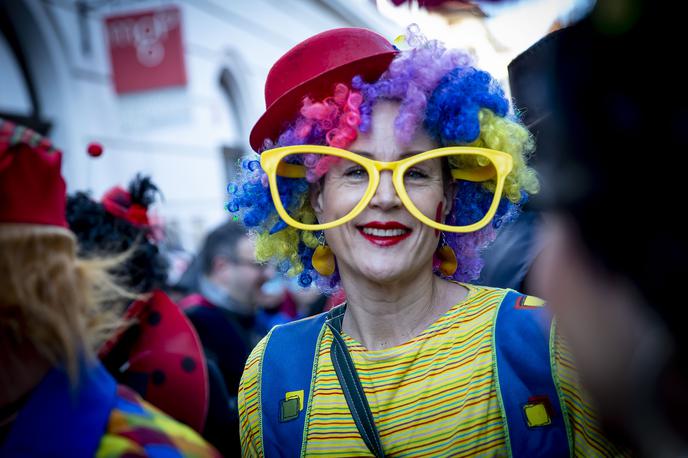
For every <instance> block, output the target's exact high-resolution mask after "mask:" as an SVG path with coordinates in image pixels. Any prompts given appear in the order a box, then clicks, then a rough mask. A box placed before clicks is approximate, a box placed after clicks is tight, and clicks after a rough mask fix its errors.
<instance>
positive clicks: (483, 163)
mask: <svg viewBox="0 0 688 458" xmlns="http://www.w3.org/2000/svg"><path fill="white" fill-rule="evenodd" d="M260 165H261V166H262V168H263V170H264V171H265V173H266V174H267V175H268V181H269V183H270V192H271V194H272V200H273V201H274V203H275V208H276V209H277V213H278V214H279V216H280V217H281V218H282V219H283V220H284V222H285V223H287V224H289V225H290V226H293V227H295V228H297V229H302V230H307V231H319V230H324V229H331V228H333V227H337V226H340V225H342V224H344V223H347V222H348V221H351V220H352V219H353V218H355V217H356V216H357V215H358V214H360V213H361V212H362V211H363V210H364V209H365V208H366V206H367V205H368V204H369V203H370V201H371V199H372V198H373V197H374V196H375V192H376V190H377V187H378V185H379V183H380V172H382V171H383V170H390V171H391V172H392V183H393V184H394V189H395V190H396V192H397V195H398V196H399V199H400V200H401V202H402V203H403V204H404V206H405V207H406V209H407V210H408V211H409V213H411V214H412V215H413V216H414V217H416V218H418V220H420V221H421V222H422V223H423V224H426V225H428V226H430V227H433V228H435V229H438V230H441V231H449V232H473V231H477V230H478V229H480V228H482V227H484V226H485V225H487V224H488V223H489V222H490V221H491V220H492V218H493V217H494V215H495V212H496V211H497V207H498V206H499V201H500V199H501V197H502V190H503V188H504V180H505V179H506V176H507V175H508V174H509V172H511V169H512V167H513V160H512V158H511V156H510V155H509V154H507V153H504V152H501V151H496V150H491V149H486V148H476V147H467V146H451V147H446V148H437V149H433V150H430V151H425V152H423V153H418V154H413V155H411V156H409V157H406V158H404V159H401V160H398V161H394V162H380V161H376V160H373V159H370V158H368V157H365V156H362V155H360V154H356V153H352V152H351V151H347V150H343V149H339V148H333V147H329V146H319V145H296V146H285V147H281V148H274V149H271V150H268V151H264V152H263V153H262V154H261V156H260ZM321 180H324V181H321ZM446 180H453V181H454V185H455V187H456V191H457V202H458V203H459V204H461V193H462V191H466V190H471V189H473V190H475V189H476V188H479V189H480V196H481V199H482V201H481V205H475V202H468V203H470V204H471V211H470V212H467V214H465V213H466V212H463V213H462V217H461V219H460V220H456V221H455V220H453V219H452V218H449V219H448V221H445V222H444V223H443V222H441V221H438V220H439V219H440V218H439V215H438V214H437V213H436V211H435V209H428V208H427V207H428V196H429V195H430V193H433V192H434V195H437V189H438V186H443V185H446ZM314 181H319V182H321V183H322V185H323V186H331V187H332V189H334V190H335V192H336V193H337V209H338V213H337V214H338V215H339V216H337V217H336V219H334V220H333V221H326V222H322V223H321V222H318V221H315V220H314V219H313V215H312V213H311V212H306V211H303V208H304V199H307V198H308V197H307V195H306V194H307V193H306V192H304V193H302V195H300V196H299V197H298V198H294V193H292V192H289V191H290V190H291V189H292V188H293V186H301V187H303V189H304V190H307V189H308V188H307V186H308V182H311V183H312V182H314ZM467 194H470V195H471V196H474V195H475V194H474V193H467ZM471 198H473V197H471ZM421 209H423V210H421Z"/></svg>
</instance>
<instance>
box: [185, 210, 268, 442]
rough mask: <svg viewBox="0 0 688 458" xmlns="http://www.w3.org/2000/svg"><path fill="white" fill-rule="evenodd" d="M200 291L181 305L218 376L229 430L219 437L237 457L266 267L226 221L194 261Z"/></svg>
mask: <svg viewBox="0 0 688 458" xmlns="http://www.w3.org/2000/svg"><path fill="white" fill-rule="evenodd" d="M198 262H199V264H200V268H201V272H202V274H201V276H200V278H199V280H198V288H199V289H198V292H197V293H194V294H191V295H190V296H187V297H186V298H184V299H182V300H181V301H180V302H179V304H180V306H181V307H182V308H183V309H184V310H185V312H186V314H187V316H188V317H189V320H190V321H191V322H192V323H193V325H194V327H195V328H196V331H197V332H198V335H199V337H200V338H201V342H202V344H203V349H204V351H205V355H206V358H207V359H208V361H209V363H211V364H214V365H216V366H217V368H218V369H219V371H220V374H221V378H222V381H223V383H224V386H225V387H226V392H227V393H228V398H229V401H228V404H229V405H228V407H227V408H228V411H227V412H228V414H229V416H230V426H229V427H228V428H227V430H226V431H224V432H222V435H223V436H224V438H225V440H226V441H229V442H231V445H230V444H228V445H227V447H228V449H231V450H232V451H233V454H238V453H240V445H239V414H238V408H237V395H238V392H239V379H240V378H241V373H242V372H243V370H244V364H245V363H246V359H247V358H248V355H249V353H250V352H251V350H252V349H253V347H254V346H255V345H256V343H257V342H258V340H259V339H260V334H259V331H258V329H257V327H256V307H257V302H258V301H260V300H261V299H262V295H261V292H260V289H261V286H262V285H263V283H264V282H265V280H266V266H264V265H262V264H259V263H258V262H256V258H255V254H254V244H253V242H252V241H251V240H250V239H249V237H248V236H247V234H246V230H245V229H244V228H243V227H241V226H240V225H239V224H237V223H233V222H228V223H225V224H223V225H221V226H219V227H217V228H216V229H214V230H213V231H212V232H210V234H208V236H207V237H206V239H205V241H204V243H203V247H202V249H201V252H200V253H199V256H198Z"/></svg>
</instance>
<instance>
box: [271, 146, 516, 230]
mask: <svg viewBox="0 0 688 458" xmlns="http://www.w3.org/2000/svg"><path fill="white" fill-rule="evenodd" d="M292 154H327V155H330V156H337V157H341V158H343V159H348V160H350V161H352V162H355V163H357V164H359V165H361V166H362V167H363V168H364V169H365V170H366V172H367V173H368V177H369V179H368V189H366V191H365V194H364V195H363V198H362V199H361V200H360V202H358V204H356V206H354V208H353V209H352V210H351V211H350V212H349V213H348V214H347V215H346V216H343V217H341V218H339V219H337V220H335V221H330V222H329V223H322V224H305V223H301V222H299V221H296V220H295V219H293V218H292V217H291V216H289V213H287V211H286V209H285V208H284V206H283V205H282V200H281V199H280V196H279V191H278V189H277V176H282V177H285V178H305V177H306V171H307V169H306V167H305V166H303V165H300V164H288V163H282V162H281V161H282V159H284V158H285V157H286V156H289V155H292ZM454 155H479V156H482V157H484V158H486V159H488V160H489V161H490V164H489V165H485V166H479V167H475V168H472V169H464V168H461V169H458V168H456V169H455V168H452V169H451V175H452V177H453V178H454V179H457V180H467V181H473V182H481V181H486V180H489V179H492V178H494V177H495V173H496V185H495V193H494V198H493V199H492V204H491V205H490V209H489V210H488V211H487V213H486V214H485V216H484V217H483V218H482V219H481V220H480V221H478V222H476V223H473V224H470V225H468V226H449V225H447V224H443V223H439V222H437V221H434V220H433V219H431V218H428V217H427V216H425V215H424V214H423V213H421V212H420V210H418V209H417V208H416V206H415V205H414V204H413V202H412V201H411V198H410V197H409V196H408V194H407V193H406V187H405V186H404V174H405V173H406V171H407V170H408V169H409V167H412V166H413V165H415V164H417V163H419V162H422V161H425V160H428V159H435V158H440V157H444V156H454ZM260 165H261V167H262V168H263V170H264V171H265V173H266V174H267V176H268V181H269V183H270V193H271V194H272V200H273V202H274V204H275V208H276V209H277V213H278V214H279V216H280V217H281V218H282V220H283V221H284V222H285V223H287V224H288V225H290V226H292V227H295V228H297V229H302V230H305V231H321V230H325V229H332V228H333V227H337V226H341V225H342V224H345V223H347V222H349V221H351V220H352V219H354V218H355V217H356V216H357V215H358V214H359V213H361V212H362V211H363V209H365V208H366V206H367V205H368V203H369V202H370V201H371V200H372V198H373V197H374V196H375V192H376V190H377V187H378V185H379V184H380V172H382V171H383V170H391V171H392V183H393V184H394V189H395V190H396V192H397V195H398V196H399V199H401V202H402V203H403V204H404V207H406V209H407V210H408V211H409V213H411V214H412V215H413V216H414V217H416V218H417V219H418V220H419V221H420V222H422V223H423V224H425V225H427V226H430V227H432V228H434V229H438V230H441V231H447V232H462V233H463V232H474V231H477V230H479V229H481V228H483V227H485V226H486V225H487V224H488V223H489V222H490V221H491V220H492V218H493V217H494V215H495V212H496V211H497V207H498V206H499V200H500V199H501V196H502V190H503V189H504V180H505V179H506V177H507V175H508V174H509V173H510V172H511V170H512V168H513V159H512V157H511V156H510V155H509V154H507V153H504V152H502V151H497V150H492V149H487V148H477V147H471V146H449V147H446V148H437V149H433V150H430V151H425V152H423V153H419V154H415V155H413V156H410V157H408V158H405V159H402V160H399V161H394V162H380V161H376V160H373V159H369V158H367V157H363V156H361V155H359V154H356V153H352V152H351V151H347V150H344V149H339V148H333V147H330V146H320V145H295V146H284V147H280V148H274V149H271V150H267V151H264V152H263V153H262V154H261V155H260Z"/></svg>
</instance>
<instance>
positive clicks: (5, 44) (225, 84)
mask: <svg viewBox="0 0 688 458" xmlns="http://www.w3.org/2000/svg"><path fill="white" fill-rule="evenodd" d="M170 7H173V8H176V9H178V11H179V12H180V13H181V38H182V42H181V44H182V49H183V58H184V67H185V74H186V84H185V85H183V86H175V87H167V88H156V89H152V90H144V91H139V92H131V93H123V94H118V93H117V92H116V91H115V87H114V84H113V73H112V72H113V69H112V65H111V61H110V50H109V41H108V37H107V30H106V26H105V19H106V18H107V17H112V16H116V15H122V14H135V13H137V12H139V11H149V10H163V9H166V8H170ZM335 27H367V28H370V29H373V30H376V31H378V32H379V33H381V34H383V35H384V36H386V37H388V38H389V39H390V40H392V39H394V37H395V36H396V35H398V34H400V33H402V31H403V30H402V29H401V28H400V27H399V26H398V25H395V24H393V23H392V22H391V21H389V20H388V19H385V18H383V17H382V16H380V14H379V13H378V11H377V9H376V7H375V4H374V2H371V1H367V0H349V1H347V0H280V1H275V0H178V1H145V0H144V1H134V0H119V1H103V0H89V1H72V0H69V1H68V0H0V116H7V117H10V118H12V119H15V120H18V121H21V122H24V123H25V124H29V125H31V126H32V127H34V128H36V129H38V130H43V131H44V132H47V133H48V135H49V136H50V137H51V138H52V139H53V140H54V143H55V144H56V145H57V146H59V147H60V148H61V149H62V150H63V152H64V153H65V154H64V165H63V174H64V176H65V178H66V180H67V182H68V189H69V192H74V191H77V190H88V191H91V192H92V194H93V196H94V197H95V198H100V196H101V195H102V194H103V192H104V191H105V190H106V189H108V188H109V187H111V186H114V185H123V186H124V185H126V184H127V182H128V181H129V180H130V179H131V178H132V177H133V176H134V175H135V174H136V173H137V172H143V173H147V174H150V175H152V176H153V179H154V182H155V183H156V184H157V185H158V186H159V187H160V188H161V191H162V193H163V196H164V201H163V203H162V205H160V206H159V207H158V208H156V209H155V212H156V213H157V216H158V217H159V218H160V221H161V222H162V223H163V224H164V225H165V227H166V228H167V229H168V232H169V233H170V234H175V233H176V234H178V235H179V240H180V243H181V245H182V246H183V247H184V248H186V249H187V250H194V249H196V248H197V246H198V243H199V241H200V239H201V237H202V236H203V235H204V233H205V232H206V231H207V230H208V229H210V228H212V227H213V226H215V225H216V224H218V223H220V222H222V221H224V220H226V218H227V217H228V215H227V212H226V211H225V209H224V202H225V199H226V191H225V189H226V185H227V182H228V179H229V177H230V175H231V169H232V166H233V164H234V163H235V162H236V160H237V158H238V157H241V156H243V155H246V154H249V153H250V152H251V150H250V147H249V146H248V133H249V131H250V129H251V127H252V125H253V123H254V121H255V120H256V119H257V118H258V116H259V115H260V114H261V113H262V110H263V109H264V106H265V105H264V98H263V84H264V82H265V78H266V76H267V72H268V70H269V68H270V65H271V64H272V63H273V62H274V61H275V60H276V59H277V58H279V56H280V55H282V54H283V53H284V52H285V51H286V50H288V49H289V48H290V47H292V46H293V45H294V44H296V43H298V42H299V41H301V40H303V39H305V38H307V37H308V36H311V35H313V34H315V33H318V32H320V31H323V30H327V29H330V28H335ZM91 142H98V143H100V144H102V145H103V147H104V154H103V155H102V156H101V157H99V158H95V159H94V158H91V157H89V156H88V155H87V154H86V149H87V145H88V144H90V143H91Z"/></svg>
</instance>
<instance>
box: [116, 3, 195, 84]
mask: <svg viewBox="0 0 688 458" xmlns="http://www.w3.org/2000/svg"><path fill="white" fill-rule="evenodd" d="M181 23H182V21H181V13H180V11H179V8H177V7H174V6H173V7H166V8H162V9H156V10H150V11H142V12H138V13H136V14H127V15H118V16H110V17H108V18H105V27H106V30H107V36H108V42H109V45H110V60H111V62H112V75H113V81H114V83H115V90H116V91H117V93H118V94H122V93H126V92H134V91H145V90H147V89H157V88H162V87H168V86H183V85H185V84H186V71H185V69H184V49H183V48H182V32H181Z"/></svg>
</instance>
